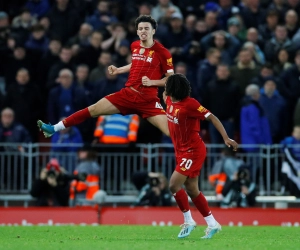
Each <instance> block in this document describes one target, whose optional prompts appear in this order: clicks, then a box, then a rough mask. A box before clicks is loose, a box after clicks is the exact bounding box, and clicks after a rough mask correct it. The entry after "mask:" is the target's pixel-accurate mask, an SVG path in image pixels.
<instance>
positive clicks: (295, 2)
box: [287, 0, 300, 13]
mask: <svg viewBox="0 0 300 250" xmlns="http://www.w3.org/2000/svg"><path fill="white" fill-rule="evenodd" d="M287 8H288V9H293V10H294V11H295V12H296V13H300V2H299V0H287Z"/></svg>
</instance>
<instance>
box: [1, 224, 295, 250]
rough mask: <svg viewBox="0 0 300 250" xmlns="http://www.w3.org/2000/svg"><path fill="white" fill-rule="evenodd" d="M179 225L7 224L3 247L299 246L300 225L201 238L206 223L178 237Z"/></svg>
mask: <svg viewBox="0 0 300 250" xmlns="http://www.w3.org/2000/svg"><path fill="white" fill-rule="evenodd" d="M179 229H180V228H179V227H178V226H171V227H168V226H165V227H160V226H156V227H154V226H25V227H22V226H5V227H0V249H1V250H2V249H3V250H4V249H5V250H11V249H16V250H27V249H28V250H35V249H38V250H44V249H45V250H48V249H53V250H54V249H55V250H59V249H63V250H64V249H72V250H74V249H80V250H85V249H86V250H93V249H95V250H96V249H101V250H120V249H121V250H135V249H140V250H144V249H145V250H152V249H153V250H169V249H170V250H171V249H172V250H176V249H180V250H184V249H189V250H191V249H195V250H196V249H204V250H210V249H213V250H223V249H228V250H234V249H241V250H247V249H249V250H250V249H251V250H254V249H259V250H265V249H266V250H267V249H270V250H276V249H284V250H287V249H293V250H297V249H300V228H299V227H271V226H270V227H265V226H258V227H251V226H249V227H247V226H243V227H226V226H223V230H222V231H221V232H220V233H218V234H216V235H215V237H214V238H212V239H206V240H202V239H200V237H201V236H203V235H204V232H203V231H204V229H205V227H203V226H198V227H197V228H196V229H195V230H194V231H193V232H192V233H191V235H190V236H189V237H188V238H185V239H180V240H179V239H177V234H178V233H179Z"/></svg>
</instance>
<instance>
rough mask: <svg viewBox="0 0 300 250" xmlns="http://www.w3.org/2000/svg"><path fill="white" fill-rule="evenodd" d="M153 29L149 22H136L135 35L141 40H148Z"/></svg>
mask: <svg viewBox="0 0 300 250" xmlns="http://www.w3.org/2000/svg"><path fill="white" fill-rule="evenodd" d="M154 33H155V29H153V28H152V26H151V23H147V22H142V23H139V24H138V29H137V35H138V36H139V38H140V40H141V41H147V40H148V41H149V40H152V39H153V35H154Z"/></svg>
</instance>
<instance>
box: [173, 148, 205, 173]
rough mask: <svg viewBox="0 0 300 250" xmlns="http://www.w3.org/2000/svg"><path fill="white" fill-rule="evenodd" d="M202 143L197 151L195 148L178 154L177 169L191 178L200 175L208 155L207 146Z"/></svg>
mask: <svg viewBox="0 0 300 250" xmlns="http://www.w3.org/2000/svg"><path fill="white" fill-rule="evenodd" d="M202 145H203V146H201V148H200V149H198V150H197V151H196V152H195V151H194V150H193V151H191V152H184V153H181V154H180V155H178V156H176V163H177V164H176V168H175V171H176V172H178V173H180V174H182V175H185V176H187V177H190V178H195V177H197V176H199V175H200V171H201V168H202V165H203V163H204V161H205V157H206V147H205V145H204V143H202Z"/></svg>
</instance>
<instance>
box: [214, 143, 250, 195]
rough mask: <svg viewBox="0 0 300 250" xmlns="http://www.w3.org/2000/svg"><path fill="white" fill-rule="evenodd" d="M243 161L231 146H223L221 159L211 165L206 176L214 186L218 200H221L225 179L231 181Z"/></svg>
mask: <svg viewBox="0 0 300 250" xmlns="http://www.w3.org/2000/svg"><path fill="white" fill-rule="evenodd" d="M244 164H245V163H244V162H243V160H241V159H239V158H237V157H236V155H235V151H233V150H232V149H231V148H228V147H226V148H223V149H222V152H221V159H220V160H218V161H216V162H215V163H214V165H213V168H212V170H211V173H210V174H209V176H208V179H209V182H210V184H211V185H212V186H213V187H214V188H215V194H216V197H217V199H218V200H223V198H224V197H223V194H222V192H223V189H224V186H225V183H226V181H227V180H229V181H232V180H233V179H234V178H235V175H236V174H237V172H238V170H239V168H240V167H242V166H243V165H244Z"/></svg>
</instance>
